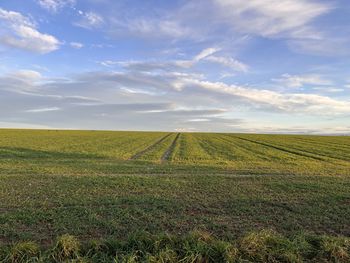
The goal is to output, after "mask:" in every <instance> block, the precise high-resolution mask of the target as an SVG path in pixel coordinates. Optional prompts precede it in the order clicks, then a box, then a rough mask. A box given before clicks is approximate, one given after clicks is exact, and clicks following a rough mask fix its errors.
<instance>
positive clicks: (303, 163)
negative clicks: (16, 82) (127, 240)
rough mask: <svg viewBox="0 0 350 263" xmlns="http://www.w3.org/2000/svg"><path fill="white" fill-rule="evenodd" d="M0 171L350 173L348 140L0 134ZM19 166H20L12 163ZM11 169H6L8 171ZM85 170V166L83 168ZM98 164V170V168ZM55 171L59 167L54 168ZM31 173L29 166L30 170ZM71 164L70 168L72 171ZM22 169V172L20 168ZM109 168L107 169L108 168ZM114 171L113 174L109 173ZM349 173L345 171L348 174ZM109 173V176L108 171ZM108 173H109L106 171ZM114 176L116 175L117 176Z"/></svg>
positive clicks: (156, 134) (157, 134)
mask: <svg viewBox="0 0 350 263" xmlns="http://www.w3.org/2000/svg"><path fill="white" fill-rule="evenodd" d="M0 160H1V161H2V162H0V168H3V170H6V169H10V168H9V167H20V166H21V165H23V167H25V166H26V165H24V163H25V162H26V161H28V162H29V160H34V161H32V163H35V162H38V165H37V166H36V167H35V169H39V168H38V167H39V166H40V165H41V166H42V167H44V166H46V165H49V164H44V165H42V162H43V160H47V161H50V162H58V161H59V162H60V163H64V162H65V161H67V162H70V163H71V162H72V160H75V161H74V162H75V163H76V164H77V165H78V160H81V162H83V161H84V160H89V163H88V165H91V164H93V163H96V171H97V172H99V171H102V170H103V168H102V166H101V163H108V165H109V166H110V165H112V164H113V162H118V163H121V162H122V163H124V164H125V165H127V166H128V167H133V168H134V167H135V166H132V164H131V163H135V162H137V163H139V164H140V165H141V164H167V165H174V166H177V167H178V166H179V165H185V166H186V165H190V166H198V167H199V166H207V167H209V166H210V167H219V168H221V169H231V170H232V169H233V170H235V171H242V172H253V173H256V172H260V171H264V173H265V172H266V173H268V172H272V171H274V172H278V171H280V172H281V173H293V171H296V170H297V172H298V173H299V172H305V171H317V173H319V172H323V171H324V172H328V171H331V172H332V173H333V172H334V173H337V172H338V171H339V173H347V174H348V173H349V172H346V171H349V169H348V168H349V167H350V138H349V137H346V136H343V137H341V136H338V137H337V136H328V137H326V136H297V135H256V134H218V133H217V134H214V133H163V132H108V131H43V130H40V131H33V130H1V131H0ZM13 162H15V163H16V165H14V164H13ZM6 165H7V166H6ZM81 165H84V164H81ZM97 165H100V166H99V167H98V166H97ZM51 167H53V168H52V169H55V167H57V165H51ZM27 168H28V167H27ZM73 168H74V167H73V166H72V165H71V166H70V167H69V169H73ZM21 169H22V168H21ZM108 169H109V168H108ZM109 170H110V169H109ZM344 171H345V172H344ZM104 172H105V171H104ZM107 172H108V171H107ZM113 172H114V171H113Z"/></svg>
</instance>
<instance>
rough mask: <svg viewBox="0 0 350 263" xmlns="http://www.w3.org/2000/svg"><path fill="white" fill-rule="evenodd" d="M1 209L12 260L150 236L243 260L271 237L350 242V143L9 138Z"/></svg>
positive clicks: (79, 134)
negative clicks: (24, 247) (253, 240)
mask: <svg viewBox="0 0 350 263" xmlns="http://www.w3.org/2000/svg"><path fill="white" fill-rule="evenodd" d="M0 200H1V202H0V246H1V247H2V248H4V250H6V251H8V250H10V251H12V252H13V244H16V243H17V242H20V241H27V240H31V241H33V242H35V243H38V244H39V245H40V246H41V247H44V248H48V247H54V245H55V240H56V237H57V236H61V235H64V234H65V233H70V234H72V235H74V236H76V237H77V238H78V239H79V240H80V241H81V242H82V243H83V244H85V245H84V246H83V247H85V246H86V243H88V242H89V241H90V240H92V239H97V240H105V239H112V240H119V241H118V242H126V243H127V242H129V241H128V238H127V237H130V236H134V235H136V234H137V233H139V232H140V231H141V232H146V233H149V235H151V236H152V240H153V239H157V238H160V236H161V235H163V234H164V233H167V234H169V235H171V236H175V237H174V238H175V239H176V240H182V241H183V240H185V239H186V238H188V233H189V232H191V231H193V230H198V231H202V232H208V233H211V234H212V235H213V236H215V237H216V238H218V240H222V241H218V240H217V241H215V242H219V243H220V242H228V243H230V244H233V245H234V246H235V247H237V248H238V250H240V251H241V248H240V245H239V242H241V241H240V240H243V239H244V237H246V236H247V233H250V232H252V231H253V232H256V233H261V232H259V231H260V230H262V229H271V230H273V231H276V233H279V234H280V235H282V236H283V238H282V237H281V238H282V239H283V240H285V242H287V243H288V242H292V243H293V242H294V241H293V240H294V239H295V238H296V237H301V236H316V237H317V238H316V237H315V238H316V239H317V240H320V239H322V240H323V238H324V237H323V236H324V235H327V236H329V238H330V239H332V240H333V239H334V240H335V239H336V240H338V239H337V238H336V237H337V236H343V237H349V236H350V223H349V222H350V138H349V137H345V136H343V137H336V136H329V137H322V136H292V135H288V136H287V135H286V136H282V135H248V134H205V133H199V134H193V133H181V134H178V133H150V132H147V133H142V132H97V131H85V132H83V131H43V130H41V131H32V130H0ZM263 233H265V232H263ZM284 237H285V238H284ZM331 237H332V238H331ZM312 240H313V239H312ZM339 240H343V241H344V240H347V241H344V242H345V243H344V244H348V242H349V241H348V239H344V238H340V239H339ZM182 241H181V242H182ZM343 241H341V242H343ZM152 242H153V241H152ZM154 242H155V241H154ZM169 242H170V241H169ZM181 242H180V243H181ZM183 242H185V241H183ZM183 242H182V243H183ZM215 242H214V243H215ZM310 242H311V243H310V244H311V246H313V250H317V251H318V252H317V253H316V252H315V253H314V254H313V256H312V257H313V258H312V257H311V256H307V257H305V259H308V260H311V259H312V260H316V259H317V257H320V255H323V256H324V259H325V260H326V259H327V260H330V258H331V256H330V254H329V252H324V251H323V248H321V245H320V244H321V243H322V242H323V241H322V242H321V241H320V242H321V243H320V242H319V241H317V242H318V243H317V242H316V241H310ZM315 242H316V243H315ZM337 242H338V241H337ZM339 242H340V241H339ZM182 243H181V244H182ZM181 244H178V245H179V246H182V245H183V244H182V245H181ZM288 244H289V243H288ZM322 244H323V243H322ZM178 245H176V246H175V247H172V244H170V245H169V249H173V250H175V251H177V250H180V251H182V249H184V248H179V247H177V246H178ZM342 246H343V245H342ZM344 246H347V245H344ZM268 247H269V249H272V248H271V247H270V245H268ZM81 249H83V248H81ZM118 249H119V247H118ZM345 250H346V249H345ZM345 250H344V251H345ZM50 251H51V250H50ZM84 251H85V250H81V251H80V252H79V253H80V254H79V257H81V258H84V257H88V255H87V254H84V253H85V252H84ZM322 251H323V252H322ZM342 251H343V250H342ZM12 252H11V253H12ZM129 252H130V253H131V254H132V253H134V252H135V253H137V251H132V250H130V251H129V250H128V253H129ZM2 253H3V254H2V255H5V254H6V256H3V258H2V260H5V259H4V258H6V260H8V255H9V254H8V253H7V252H2ZM50 253H51V252H50ZM50 253H49V252H48V251H46V252H44V251H42V250H41V254H42V255H43V256H47V255H48V254H50ZM81 253H82V254H81ZM103 253H105V252H103ZM106 253H107V252H106ZM108 253H109V252H108ZM108 253H107V254H108ZM145 253H146V252H145ZM147 253H151V252H147ZM152 253H153V254H152ZM152 253H151V254H150V256H155V257H157V255H158V254H157V253H161V251H158V250H157V251H156V252H152ZM162 253H163V252H162ZM176 253H180V254H177V257H180V258H181V257H182V256H183V255H184V254H181V253H184V252H176ZM242 253H243V254H242ZM244 253H245V252H242V251H241V252H239V255H240V256H239V257H241V258H242V260H243V259H247V260H248V258H246V256H243V255H245V254H244ZM271 253H272V252H271ZM271 253H270V252H269V253H268V254H269V255H270V254H271ZM298 253H299V252H298ZM300 253H301V254H300ZM300 253H299V254H300V255H299V254H298V255H299V256H300V257H304V254H303V253H304V252H300ZM327 253H328V254H327ZM344 253H345V252H344ZM308 255H309V254H308ZM109 256H111V255H109ZM129 256H130V255H129ZM143 256H145V255H143ZM323 256H322V257H323ZM113 257H115V255H113ZM118 260H119V259H118ZM333 260H334V259H333ZM252 261H253V262H257V261H254V260H252ZM277 261H278V260H277ZM0 262H1V260H0ZM107 262H108V261H107ZM129 262H132V261H129ZM155 262H157V261H155ZM159 262H167V261H159ZM168 262H169V261H168ZM170 262H171V261H170ZM183 262H187V261H183ZM203 262H205V261H203ZM243 262H244V261H243ZM272 262H274V261H272ZM282 262H283V261H282ZM287 262H288V261H287ZM290 262H298V261H290ZM315 262H320V261H317V260H316V261H315ZM321 262H322V261H321ZM335 262H336V261H335ZM345 262H346V261H345Z"/></svg>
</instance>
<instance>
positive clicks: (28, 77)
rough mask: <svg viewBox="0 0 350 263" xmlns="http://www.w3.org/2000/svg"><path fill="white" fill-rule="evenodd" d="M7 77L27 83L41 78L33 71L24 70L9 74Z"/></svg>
mask: <svg viewBox="0 0 350 263" xmlns="http://www.w3.org/2000/svg"><path fill="white" fill-rule="evenodd" d="M9 76H10V77H12V78H14V79H18V80H22V81H29V82H33V81H38V80H40V79H41V78H42V76H41V74H40V73H39V72H37V71H34V70H25V69H23V70H19V71H16V72H13V73H10V74H9Z"/></svg>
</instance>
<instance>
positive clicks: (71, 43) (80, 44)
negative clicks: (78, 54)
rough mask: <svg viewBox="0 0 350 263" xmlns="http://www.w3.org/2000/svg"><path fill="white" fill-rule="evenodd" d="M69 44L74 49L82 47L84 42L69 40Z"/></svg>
mask: <svg viewBox="0 0 350 263" xmlns="http://www.w3.org/2000/svg"><path fill="white" fill-rule="evenodd" d="M69 45H70V46H71V47H72V48H75V49H81V48H82V47H84V44H82V43H79V42H70V43H69Z"/></svg>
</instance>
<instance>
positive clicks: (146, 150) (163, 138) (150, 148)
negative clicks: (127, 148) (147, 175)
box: [129, 133, 171, 160]
mask: <svg viewBox="0 0 350 263" xmlns="http://www.w3.org/2000/svg"><path fill="white" fill-rule="evenodd" d="M170 135H171V133H168V134H167V135H165V136H164V137H162V138H161V139H159V140H158V141H156V142H155V143H153V144H151V145H150V146H148V147H147V148H146V149H144V150H142V151H140V152H138V153H136V154H134V155H133V156H132V157H131V158H130V159H129V160H136V159H139V158H140V157H141V156H142V155H144V154H145V153H146V152H148V151H150V150H152V149H153V148H155V147H156V146H157V145H158V144H160V143H162V142H163V141H164V140H165V139H166V138H168V137H169V136H170Z"/></svg>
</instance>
